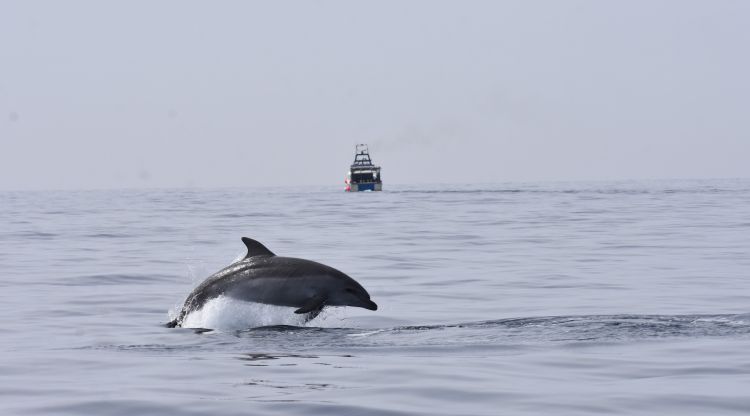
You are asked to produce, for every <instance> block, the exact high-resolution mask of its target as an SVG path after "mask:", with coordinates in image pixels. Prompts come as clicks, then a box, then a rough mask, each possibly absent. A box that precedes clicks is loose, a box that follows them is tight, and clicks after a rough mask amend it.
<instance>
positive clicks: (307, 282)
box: [166, 237, 378, 328]
mask: <svg viewBox="0 0 750 416" xmlns="http://www.w3.org/2000/svg"><path fill="white" fill-rule="evenodd" d="M242 242H243V243H245V246H246V247H247V255H246V256H245V257H244V258H243V259H242V260H240V261H238V262H236V263H233V264H231V265H229V266H227V267H225V268H223V269H221V270H219V271H218V272H216V273H214V274H213V275H211V276H209V277H208V278H207V279H206V280H205V281H203V283H201V284H200V285H198V287H196V288H195V289H194V290H193V291H192V292H191V293H190V295H188V297H187V299H186V300H185V305H184V306H183V307H182V310H181V311H180V314H179V316H178V317H177V318H176V319H174V320H173V321H171V322H169V323H167V325H166V326H167V327H168V328H174V327H177V326H182V323H183V321H184V319H185V317H186V316H187V315H188V314H189V313H191V312H193V311H197V310H199V309H201V308H202V307H203V306H204V305H205V304H206V302H208V301H209V300H211V299H214V298H216V297H218V296H222V295H223V296H227V297H230V298H233V299H237V300H242V301H248V302H258V303H265V304H269V305H278V306H291V307H295V308H297V310H295V311H294V313H298V314H308V315H307V320H308V321H309V320H311V319H313V318H315V317H316V316H318V314H319V313H320V312H321V311H322V310H323V308H324V307H326V306H356V307H359V308H365V309H369V310H371V311H375V310H377V309H378V305H377V304H375V302H373V301H371V300H370V294H369V293H367V291H366V290H365V288H363V287H362V286H361V285H360V284H359V283H357V282H356V281H355V280H354V279H352V278H351V277H349V276H347V275H346V274H344V273H342V272H340V271H338V270H336V269H334V268H333V267H330V266H326V265H325V264H320V263H316V262H314V261H310V260H304V259H297V258H292V257H279V256H276V255H275V254H273V253H272V252H271V250H269V249H267V248H266V247H265V246H264V245H263V244H261V243H259V242H257V241H255V240H253V239H251V238H247V237H242Z"/></svg>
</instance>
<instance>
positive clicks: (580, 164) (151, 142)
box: [0, 0, 750, 189]
mask: <svg viewBox="0 0 750 416" xmlns="http://www.w3.org/2000/svg"><path fill="white" fill-rule="evenodd" d="M749 51H750V1H744V0H738V1H722V0H719V1H709V0H704V1H685V0H676V1H658V0H648V1H635V0H628V1H601V0H593V1H564V0H550V1H526V0H524V1H521V0H519V1H486V2H484V1H432V0H430V1H368V2H364V1H266V2H250V1H231V2H230V1H201V2H198V1H184V0H180V1H132V0H129V1H121V2H102V1H87V2H82V1H70V0H66V1H33V0H32V1H29V0H22V1H12V0H0V189H49V188H52V189H56V188H66V189H69V188H102V187H104V188H107V187H162V186H165V187H170V186H208V187H213V186H244V185H249V186H257V185H286V184H290V185H295V184H321V185H324V184H335V185H342V184H343V179H344V175H345V173H346V170H347V168H348V165H349V163H350V162H351V160H352V158H353V151H354V144H355V143H358V142H366V143H369V144H370V148H371V153H372V156H373V159H374V160H375V162H376V163H378V164H381V165H382V166H383V180H384V182H385V183H386V186H387V184H388V183H389V182H390V183H414V182H498V181H514V180H576V179H627V178H637V179H640V178H675V177H688V178H703V177H748V176H750V52H749ZM342 186H343V185H342Z"/></svg>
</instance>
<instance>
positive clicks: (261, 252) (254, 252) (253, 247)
mask: <svg viewBox="0 0 750 416" xmlns="http://www.w3.org/2000/svg"><path fill="white" fill-rule="evenodd" d="M242 242H243V243H245V247H247V255H246V256H245V258H246V259H249V258H250V257H255V256H275V254H273V252H271V250H269V249H267V248H266V246H264V245H263V244H261V243H259V242H257V241H255V240H253V239H252V238H247V237H242Z"/></svg>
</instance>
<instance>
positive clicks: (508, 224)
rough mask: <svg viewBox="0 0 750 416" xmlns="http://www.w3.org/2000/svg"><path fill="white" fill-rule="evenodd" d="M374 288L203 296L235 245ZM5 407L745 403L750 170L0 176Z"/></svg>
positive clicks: (115, 409)
mask: <svg viewBox="0 0 750 416" xmlns="http://www.w3.org/2000/svg"><path fill="white" fill-rule="evenodd" d="M242 236H248V237H252V238H255V239H257V240H259V241H261V242H262V243H264V244H265V245H266V246H267V247H268V248H270V249H271V250H272V251H274V252H276V253H277V254H279V255H284V256H292V257H302V258H307V259H312V260H316V261H319V262H322V263H325V264H328V265H331V266H333V267H336V268H338V269H340V270H342V271H344V272H345V273H347V274H349V275H350V276H352V277H354V278H355V279H356V280H357V281H359V282H360V283H361V284H362V285H363V286H364V287H365V288H367V289H368V291H369V292H370V294H371V295H372V298H373V300H374V301H375V302H377V303H378V305H379V306H380V309H379V310H378V311H376V312H373V311H367V310H363V309H356V308H331V309H328V310H326V311H325V312H324V313H323V314H322V315H321V316H319V317H318V318H316V319H314V320H313V321H311V322H309V323H307V324H304V323H302V322H300V321H299V320H296V317H294V316H293V314H291V311H290V310H289V309H287V308H280V307H269V306H267V305H253V304H244V303H241V302H235V301H229V300H226V299H219V300H217V301H216V302H213V303H212V304H210V305H209V306H207V307H206V308H205V309H204V310H203V311H201V313H200V314H196V315H195V316H192V317H191V319H192V321H191V322H192V325H190V326H195V327H203V328H205V329H190V328H175V329H169V328H165V327H164V323H166V322H167V321H168V320H169V319H170V316H172V315H173V314H174V313H175V310H176V309H177V308H179V306H180V305H181V303H182V302H183V300H184V298H185V296H186V295H187V294H188V293H189V292H190V291H191V290H192V288H193V287H195V285H197V284H198V283H200V282H201V281H202V280H203V279H204V278H205V277H207V276H208V275H210V274H211V273H213V272H215V271H217V270H219V269H220V268H222V267H224V266H226V265H227V264H229V263H231V262H232V261H234V260H236V259H237V258H238V257H239V256H241V255H243V254H244V251H245V250H244V246H243V245H242V243H241V241H240V237H242ZM0 266H2V268H1V270H2V273H0V316H2V338H1V340H0V413H1V414H3V415H47V414H63V415H66V414H67V415H183V414H184V415H204V414H213V415H248V414H263V415H276V414H277V415H316V414H320V415H497V414H503V415H539V414H555V415H566V414H575V415H585V414H592V415H594V414H596V415H600V414H627V415H630V414H644V415H647V414H648V415H654V414H660V415H664V414H675V415H690V414H695V415H706V414H747V413H748V412H750V393H748V392H750V353H748V351H750V181H749V180H712V181H688V180H685V181H650V182H633V181H630V182H591V183H510V184H496V185H478V184H474V185H450V186H440V185H433V186H420V187H407V186H390V185H388V184H387V183H386V190H385V191H384V192H380V193H358V194H346V193H344V192H342V191H341V189H339V188H333V187H331V188H312V189H311V188H280V189H222V190H179V189H163V190H127V191H81V192H2V193H0Z"/></svg>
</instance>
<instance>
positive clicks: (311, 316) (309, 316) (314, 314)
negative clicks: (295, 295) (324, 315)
mask: <svg viewBox="0 0 750 416" xmlns="http://www.w3.org/2000/svg"><path fill="white" fill-rule="evenodd" d="M324 307H325V305H323V306H321V307H320V308H318V309H315V310H313V311H312V312H310V313H308V314H307V316H305V323H308V322H310V321H312V320H313V319H315V318H317V317H318V315H320V313H321V312H323V308H324Z"/></svg>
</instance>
